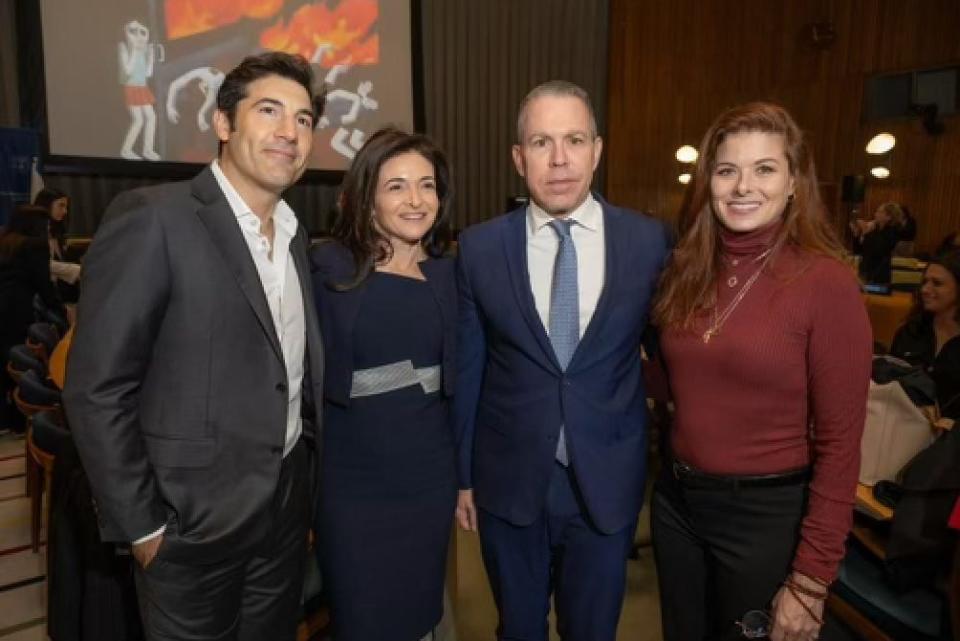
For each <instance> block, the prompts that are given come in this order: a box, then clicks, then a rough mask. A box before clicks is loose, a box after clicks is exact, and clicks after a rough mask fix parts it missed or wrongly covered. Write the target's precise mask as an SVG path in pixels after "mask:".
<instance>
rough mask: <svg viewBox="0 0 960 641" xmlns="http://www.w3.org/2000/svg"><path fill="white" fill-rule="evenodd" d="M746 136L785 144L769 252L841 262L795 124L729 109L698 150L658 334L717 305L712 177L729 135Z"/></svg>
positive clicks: (762, 106)
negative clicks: (784, 189) (782, 197)
mask: <svg viewBox="0 0 960 641" xmlns="http://www.w3.org/2000/svg"><path fill="white" fill-rule="evenodd" d="M744 132H763V133H770V134H779V135H782V136H783V140H784V145H783V146H784V154H785V155H786V157H787V162H788V165H789V170H790V175H791V176H792V177H793V179H794V193H793V198H791V199H790V200H788V201H787V206H786V209H785V210H784V214H783V224H782V225H781V227H780V230H779V232H778V235H777V238H776V239H774V245H775V246H776V245H783V244H786V245H792V246H794V247H798V248H800V249H804V250H807V251H809V252H812V253H815V254H820V255H824V256H830V257H833V258H837V259H840V258H842V256H843V248H842V246H841V244H840V241H839V240H838V239H837V235H836V232H835V231H834V229H833V228H832V227H831V226H830V224H829V223H828V222H827V219H826V210H825V208H824V206H823V201H822V200H821V199H820V192H819V190H818V188H817V172H816V169H815V167H814V163H813V154H812V153H811V152H810V148H809V147H808V145H807V143H806V141H805V140H804V137H803V133H802V132H801V131H800V128H799V127H798V126H797V123H796V122H795V121H794V120H793V118H792V117H791V116H790V114H789V113H787V111H786V110H785V109H784V108H783V107H781V106H779V105H776V104H773V103H769V102H752V103H748V104H745V105H741V106H739V107H734V108H733V109H730V110H728V111H726V112H724V113H723V114H721V115H720V117H719V118H717V119H716V120H715V121H714V123H713V124H712V125H711V126H710V128H709V129H708V130H707V133H706V134H704V136H703V140H702V141H701V143H700V155H699V157H698V160H697V165H696V170H695V172H694V175H693V180H692V181H691V184H690V186H689V188H688V190H687V194H686V197H685V199H684V204H683V207H682V209H681V213H680V225H679V226H680V240H679V242H678V243H677V246H676V248H675V249H674V250H673V255H672V256H671V259H670V261H669V263H668V264H667V267H666V268H665V269H664V271H663V274H662V275H661V277H660V288H659V294H658V297H657V301H656V303H655V304H654V309H653V319H654V322H655V323H656V324H657V325H658V326H660V327H661V328H680V329H689V328H690V327H691V326H692V324H693V322H694V318H695V317H696V316H697V314H698V313H700V312H702V311H704V310H709V309H712V308H713V307H714V305H716V298H717V280H718V278H719V273H720V267H721V258H720V253H721V241H720V228H721V223H720V222H719V220H717V217H716V215H715V213H714V211H713V207H712V205H711V193H710V177H711V175H712V173H713V169H714V166H715V164H716V159H717V151H718V149H719V148H720V145H721V143H723V141H724V140H725V139H726V137H727V136H729V135H731V134H737V133H744Z"/></svg>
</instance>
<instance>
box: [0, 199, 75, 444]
mask: <svg viewBox="0 0 960 641" xmlns="http://www.w3.org/2000/svg"><path fill="white" fill-rule="evenodd" d="M46 238H47V214H46V211H44V210H43V209H41V208H39V207H33V206H31V205H20V206H19V207H17V208H16V210H14V212H13V214H12V215H11V216H10V220H8V221H7V226H6V227H5V228H4V229H3V231H2V232H0V367H2V368H3V371H2V372H0V428H12V429H16V430H20V429H22V428H23V417H22V416H21V415H20V413H19V412H18V411H17V409H16V407H15V406H14V405H13V403H12V401H11V399H10V393H11V392H12V390H13V381H12V380H11V379H10V378H9V375H8V374H7V373H6V362H7V353H8V352H9V351H10V348H11V347H13V346H14V345H17V344H19V343H22V342H23V341H24V339H25V338H26V336H27V328H28V327H29V326H30V323H32V322H33V321H34V316H33V297H34V295H36V294H39V295H40V296H41V298H42V299H43V301H44V302H45V303H46V304H47V305H48V306H50V307H51V308H53V309H57V308H59V306H60V302H59V300H58V299H57V294H56V291H55V290H54V288H53V283H52V282H51V281H50V249H49V247H48V246H47V242H46Z"/></svg>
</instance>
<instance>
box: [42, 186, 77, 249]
mask: <svg viewBox="0 0 960 641" xmlns="http://www.w3.org/2000/svg"><path fill="white" fill-rule="evenodd" d="M61 198H66V199H67V202H69V201H70V197H69V196H67V195H66V194H65V193H63V192H62V191H60V190H59V189H55V188H53V187H44V188H43V189H41V190H40V191H38V192H37V195H36V196H35V197H34V198H33V204H34V205H36V206H37V207H43V208H44V209H45V210H47V216H50V210H51V208H52V207H53V203H54V202H56V201H58V200H60V199H61ZM50 235H51V236H52V237H54V238H56V239H57V242H58V243H59V244H60V245H61V249H62V246H63V242H64V238H65V237H66V235H67V224H66V221H65V220H54V219H53V217H50Z"/></svg>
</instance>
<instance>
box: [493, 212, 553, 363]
mask: <svg viewBox="0 0 960 641" xmlns="http://www.w3.org/2000/svg"><path fill="white" fill-rule="evenodd" d="M526 220H527V217H526V208H520V209H516V210H514V211H513V212H511V213H510V214H508V219H507V221H506V225H505V226H504V228H503V243H504V247H503V248H504V254H505V255H506V259H507V261H506V262H507V271H508V272H509V274H510V283H511V285H512V288H513V293H514V296H515V297H516V299H517V307H518V308H519V309H520V314H521V316H523V319H524V321H526V323H527V325H528V326H529V328H530V333H531V334H533V336H534V338H535V339H536V341H537V343H538V344H539V346H540V351H541V352H542V354H543V356H544V363H545V364H547V365H548V366H549V367H550V368H552V369H555V370H557V371H561V370H562V368H561V367H560V363H558V362H557V357H556V355H555V354H554V353H553V345H551V344H550V338H549V337H548V336H547V330H546V329H544V327H543V323H542V322H541V321H540V316H539V314H537V305H536V302H535V301H534V300H533V292H532V291H531V290H530V272H529V271H528V269H527V229H526Z"/></svg>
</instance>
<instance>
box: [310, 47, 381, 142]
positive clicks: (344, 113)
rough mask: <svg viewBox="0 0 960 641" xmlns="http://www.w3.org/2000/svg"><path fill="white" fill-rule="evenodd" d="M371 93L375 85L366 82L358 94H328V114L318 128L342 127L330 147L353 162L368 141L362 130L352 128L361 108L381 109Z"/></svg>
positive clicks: (342, 92) (345, 90) (333, 92)
mask: <svg viewBox="0 0 960 641" xmlns="http://www.w3.org/2000/svg"><path fill="white" fill-rule="evenodd" d="M338 66H339V65H338ZM336 69H337V67H334V69H331V73H333V72H334V71H336ZM328 76H329V74H328ZM371 91H373V83H372V82H370V81H369V80H365V81H363V82H361V83H360V84H359V85H358V86H357V91H356V93H354V92H352V91H348V90H347V89H334V90H333V91H331V92H330V93H328V94H327V108H326V113H325V114H324V115H323V116H322V117H321V118H320V123H319V124H318V126H317V128H318V129H325V128H326V127H329V126H330V124H331V123H332V122H336V123H337V124H339V125H340V127H339V128H338V129H337V131H336V133H335V134H333V138H332V139H331V140H330V146H331V147H332V148H333V150H334V151H336V152H337V153H338V154H340V155H341V156H343V157H344V158H348V159H350V160H353V157H354V156H355V155H357V150H358V149H360V147H362V146H363V143H364V141H365V140H366V134H365V133H364V132H363V130H362V129H359V128H353V127H351V125H353V124H354V123H355V122H356V121H357V117H358V115H359V113H360V108H361V107H363V108H364V109H366V110H368V111H376V110H377V109H379V107H380V104H379V103H378V102H377V101H376V100H374V99H373V98H371V97H370V92H371Z"/></svg>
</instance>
